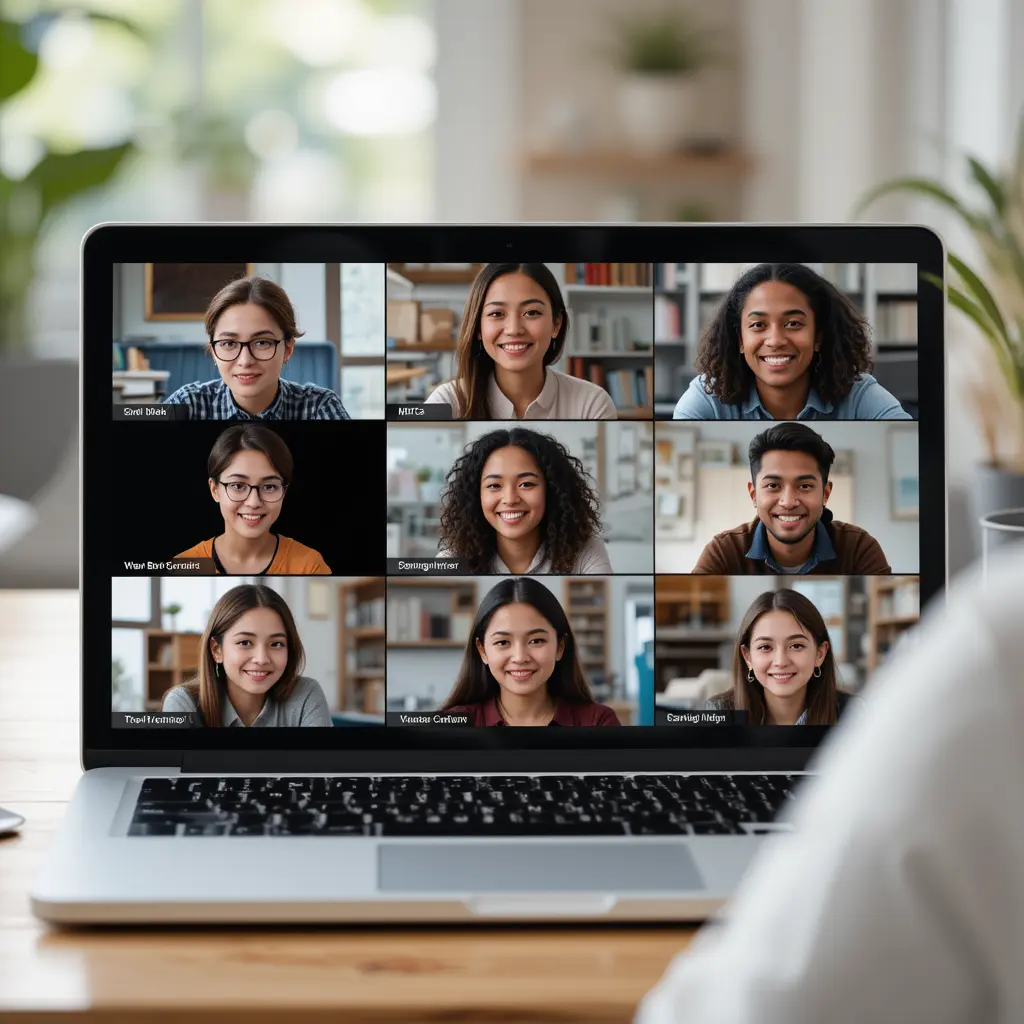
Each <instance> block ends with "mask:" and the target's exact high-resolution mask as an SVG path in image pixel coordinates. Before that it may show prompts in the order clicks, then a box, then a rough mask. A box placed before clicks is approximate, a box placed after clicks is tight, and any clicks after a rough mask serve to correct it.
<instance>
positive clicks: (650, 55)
mask: <svg viewBox="0 0 1024 1024" xmlns="http://www.w3.org/2000/svg"><path fill="white" fill-rule="evenodd" d="M614 31H615V34H616V40H615V47H614V53H615V58H616V63H617V64H618V65H619V68H620V71H621V73H622V78H621V81H620V82H619V90H618V101H619V114H620V116H621V118H622V122H623V128H624V130H625V132H626V137H627V139H628V140H629V141H630V143H632V145H633V147H634V148H635V149H636V150H638V151H640V152H647V153H660V152H668V151H671V150H675V149H679V148H681V147H682V146H684V145H685V143H686V140H687V133H688V132H689V131H690V129H691V125H692V122H693V112H694V109H695V103H696V92H695V90H696V85H695V82H694V78H695V76H696V75H697V73H698V72H700V71H701V70H702V69H703V68H705V67H706V66H708V65H709V64H711V63H712V62H713V60H714V59H715V54H714V52H713V46H712V37H711V34H710V33H709V32H708V31H707V30H706V29H704V28H702V27H700V26H699V25H698V24H697V23H696V21H695V20H694V18H693V16H692V15H691V14H690V13H689V12H687V11H681V10H680V11H669V10H666V11H665V13H663V14H658V15H654V16H652V17H648V18H643V17H640V16H637V15H630V16H628V17H625V18H620V19H618V20H617V21H616V23H615V26H614Z"/></svg>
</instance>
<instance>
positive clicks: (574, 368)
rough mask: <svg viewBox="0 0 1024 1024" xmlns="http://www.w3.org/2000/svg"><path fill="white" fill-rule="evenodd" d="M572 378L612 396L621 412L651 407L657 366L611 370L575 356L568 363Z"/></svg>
mask: <svg viewBox="0 0 1024 1024" xmlns="http://www.w3.org/2000/svg"><path fill="white" fill-rule="evenodd" d="M567 370H568V372H569V374H570V375H571V376H573V377H579V378H580V379H581V380H589V381H590V383H591V384H596V385H597V386H598V387H599V388H604V389H605V391H607V392H608V394H609V395H611V399H612V402H613V403H614V404H615V406H616V407H617V408H619V409H630V408H637V407H644V406H648V405H650V404H651V403H652V401H653V397H654V367H652V366H641V367H633V368H631V369H617V370H612V369H609V368H608V367H606V366H604V365H603V364H602V363H600V362H597V361H595V360H591V359H586V358H584V357H582V356H574V357H573V358H571V359H570V360H569V362H568V364H567Z"/></svg>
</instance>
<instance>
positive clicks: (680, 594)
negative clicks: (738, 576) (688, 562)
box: [654, 575, 735, 693]
mask: <svg viewBox="0 0 1024 1024" xmlns="http://www.w3.org/2000/svg"><path fill="white" fill-rule="evenodd" d="M731 599H732V598H731V593H730V589H729V577H728V576H681V575H680V576H655V578H654V652H655V653H654V665H655V673H656V676H655V681H654V685H655V690H656V692H658V693H661V692H662V691H663V690H664V689H665V686H666V685H667V684H668V682H669V680H670V679H678V678H685V679H692V678H696V677H697V676H699V675H700V674H701V672H703V671H704V670H705V669H717V668H719V667H721V666H720V661H721V654H720V651H721V647H722V644H725V643H731V642H732V641H733V640H734V638H735V634H734V631H733V630H732V629H730V627H729V615H730V607H731Z"/></svg>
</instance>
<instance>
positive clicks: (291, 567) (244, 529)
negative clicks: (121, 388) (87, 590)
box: [175, 423, 331, 576]
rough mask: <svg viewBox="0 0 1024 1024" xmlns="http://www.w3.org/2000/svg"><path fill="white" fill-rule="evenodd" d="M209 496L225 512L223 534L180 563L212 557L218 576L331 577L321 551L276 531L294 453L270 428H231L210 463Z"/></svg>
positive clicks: (219, 441) (253, 425)
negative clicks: (275, 526) (296, 575)
mask: <svg viewBox="0 0 1024 1024" xmlns="http://www.w3.org/2000/svg"><path fill="white" fill-rule="evenodd" d="M207 470H208V474H209V481H208V482H209V487H210V496H211V497H212V498H213V500H214V501H215V502H216V503H217V505H218V506H219V508H220V513H221V516H222V517H223V519H224V532H223V533H221V534H220V535H219V536H217V537H213V538H211V539H210V540H205V541H202V542H201V543H199V544H196V545H194V546H193V547H191V548H189V549H188V550H186V551H182V552H181V554H179V555H176V556H175V557H176V558H210V559H212V560H213V565H214V568H215V570H216V572H218V573H224V574H226V575H232V576H262V575H264V574H266V573H274V574H278V573H284V574H300V575H312V574H322V573H329V572H330V571H331V570H330V569H329V568H328V567H327V564H326V563H325V562H324V560H323V558H322V557H321V556H320V552H318V551H314V550H313V549H312V548H309V547H306V546H305V545H304V544H300V543H299V542H298V541H295V540H292V539H291V538H290V537H282V536H280V535H279V534H275V533H272V532H271V527H272V526H273V525H274V523H275V522H276V521H277V518H278V516H279V515H280V514H281V507H282V505H283V504H284V498H285V494H286V493H287V490H288V486H289V485H290V484H291V481H292V454H291V452H290V451H289V450H288V446H287V445H286V444H285V443H284V441H283V440H282V439H281V438H280V437H278V435H277V434H275V433H274V431H273V430H271V429H270V428H269V427H264V426H261V425H259V424H256V423H247V424H244V425H238V426H234V427H228V429H227V430H225V431H223V432H222V433H221V434H220V436H219V437H218V438H217V440H216V441H215V442H214V445H213V448H212V449H211V450H210V457H209V459H208V460H207Z"/></svg>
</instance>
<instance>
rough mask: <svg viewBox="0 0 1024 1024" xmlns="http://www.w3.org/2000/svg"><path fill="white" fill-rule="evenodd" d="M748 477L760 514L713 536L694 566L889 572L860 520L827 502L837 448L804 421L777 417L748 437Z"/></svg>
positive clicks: (752, 571) (724, 572)
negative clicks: (841, 516) (845, 517)
mask: <svg viewBox="0 0 1024 1024" xmlns="http://www.w3.org/2000/svg"><path fill="white" fill-rule="evenodd" d="M748 454H749V458H750V477H751V482H750V483H748V484H747V490H748V492H749V494H750V500H751V501H752V502H753V505H754V512H755V513H756V516H757V518H756V519H754V520H752V521H751V522H749V523H744V524H743V525H742V526H737V527H736V528H735V529H732V530H723V531H722V532H721V533H719V534H717V535H716V536H715V537H714V538H712V540H711V541H710V542H709V543H708V545H707V547H705V548H704V550H703V552H702V553H701V556H700V559H699V560H698V562H697V564H696V566H695V567H694V570H693V571H694V572H695V573H714V574H716V575H721V576H761V575H770V574H773V573H784V574H787V575H790V574H793V575H804V574H808V573H815V574H817V573H827V574H832V575H839V576H859V575H871V574H888V573H890V572H892V570H891V569H890V568H889V563H888V562H887V561H886V558H885V555H884V554H883V553H882V549H881V547H880V546H879V544H878V541H877V540H875V538H874V537H872V536H871V535H870V534H869V533H867V531H865V530H862V529H861V528H860V527H859V526H852V525H850V524H849V523H841V522H839V521H838V520H837V519H833V518H832V513H831V512H830V511H829V510H828V509H827V508H826V507H825V506H826V504H827V502H828V498H829V495H830V494H831V493H832V484H831V482H830V481H829V478H828V474H829V470H830V469H831V468H832V463H833V461H834V460H835V457H836V456H835V452H834V451H833V450H832V446H831V445H830V444H828V442H827V441H825V440H824V438H822V437H821V435H820V434H817V433H816V432H815V431H813V430H812V429H811V428H810V427H808V426H806V425H805V424H803V423H779V424H777V425H776V426H773V427H769V428H768V429H767V430H765V431H763V432H762V433H760V434H758V435H757V436H755V437H754V439H753V440H752V441H751V442H750V449H749V452H748Z"/></svg>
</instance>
